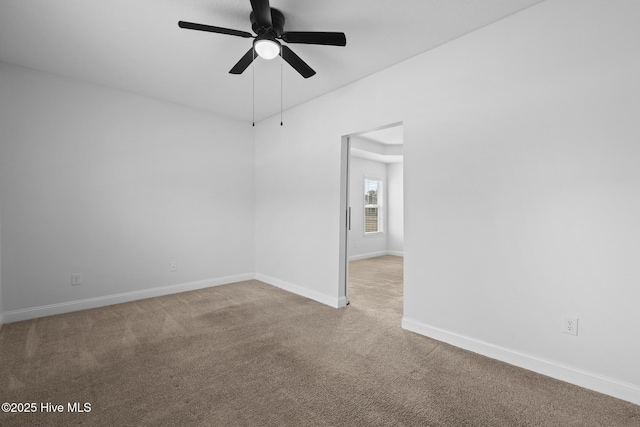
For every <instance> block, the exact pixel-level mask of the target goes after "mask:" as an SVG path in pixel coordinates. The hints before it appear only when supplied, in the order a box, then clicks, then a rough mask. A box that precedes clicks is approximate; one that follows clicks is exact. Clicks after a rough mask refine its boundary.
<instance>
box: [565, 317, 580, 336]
mask: <svg viewBox="0 0 640 427" xmlns="http://www.w3.org/2000/svg"><path fill="white" fill-rule="evenodd" d="M562 332H564V333H565V334H569V335H578V318H577V317H571V316H564V317H563V318H562Z"/></svg>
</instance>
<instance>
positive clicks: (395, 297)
mask: <svg viewBox="0 0 640 427" xmlns="http://www.w3.org/2000/svg"><path fill="white" fill-rule="evenodd" d="M403 142H404V141H403V127H402V123H393V124H390V125H387V126H383V127H380V128H377V129H374V130H368V131H363V132H358V133H355V134H351V135H348V136H345V137H343V140H342V144H343V147H342V148H343V149H342V155H343V162H342V163H343V170H342V181H341V183H342V190H343V191H342V196H341V197H342V199H343V200H342V203H341V206H342V207H344V212H345V221H344V224H343V230H342V231H343V232H342V233H341V251H340V252H341V277H342V278H343V279H342V280H341V295H340V296H341V297H342V296H344V300H345V301H346V302H347V304H353V305H354V306H355V305H357V306H358V307H359V308H362V309H366V310H370V311H373V312H377V313H386V314H391V315H397V316H398V318H399V320H400V319H401V317H402V309H403V302H404V300H403V284H404V280H403V276H404V274H403V273H404V268H403V256H404V189H403V176H404V172H403V169H404V168H403V166H404V163H403Z"/></svg>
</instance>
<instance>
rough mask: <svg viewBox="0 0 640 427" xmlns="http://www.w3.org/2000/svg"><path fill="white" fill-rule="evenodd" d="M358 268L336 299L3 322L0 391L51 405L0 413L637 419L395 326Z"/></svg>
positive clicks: (396, 421) (488, 421) (306, 420)
mask: <svg viewBox="0 0 640 427" xmlns="http://www.w3.org/2000/svg"><path fill="white" fill-rule="evenodd" d="M379 261H381V262H384V259H382V260H379ZM390 261H392V263H396V268H397V266H398V265H399V264H398V259H392V260H390ZM369 262H371V261H369ZM376 268H382V267H381V264H380V265H378V267H376ZM390 268H393V267H390ZM359 269H360V266H358V265H354V266H353V267H352V269H351V270H352V276H353V279H354V283H353V284H352V286H351V292H352V295H351V303H352V304H351V306H349V307H348V308H346V309H341V310H336V309H333V308H330V307H327V306H324V305H322V304H319V303H316V302H314V301H310V300H307V299H305V298H302V297H299V296H296V295H293V294H290V293H287V292H285V291H282V290H279V289H277V288H274V287H271V286H269V285H266V284H264V283H261V282H257V281H249V282H242V283H237V284H233V285H227V286H219V287H215V288H209V289H205V290H201V291H195V292H188V293H182V294H177V295H172V296H167V297H160V298H153V299H148V300H143V301H138V302H132V303H127V304H120V305H114V306H110V307H104V308H99V309H94V310H87V311H82V312H77V313H70V314H66V315H60V316H53V317H49V318H43V319H36V320H31V321H25V322H19V323H12V324H8V325H5V326H4V328H2V331H0V361H1V366H0V387H1V388H0V389H1V393H2V397H1V400H2V401H3V402H35V403H37V404H38V405H40V404H41V403H43V402H45V403H46V402H51V403H52V404H62V405H64V407H65V411H64V412H63V413H42V412H37V413H30V414H24V413H22V414H11V413H9V414H7V413H0V425H2V426H22V425H25V426H27V425H28V426H39V425H43V426H44V425H46V426H69V425H87V426H134V425H144V426H161V425H165V426H190V425H201V426H236V425H237V426H375V425H389V426H402V425H407V426H638V425H640V407H639V406H636V405H633V404H630V403H626V402H623V401H620V400H617V399H613V398H611V397H607V396H604V395H601V394H598V393H594V392H591V391H588V390H584V389H581V388H579V387H575V386H571V385H569V384H566V383H562V382H559V381H555V380H553V379H550V378H547V377H544V376H541V375H537V374H534V373H532V372H528V371H525V370H522V369H519V368H515V367H512V366H509V365H506V364H504V363H500V362H497V361H494V360H491V359H487V358H484V357H481V356H477V355H474V354H472V353H469V352H466V351H463V350H460V349H457V348H454V347H451V346H449V345H445V344H442V343H439V342H437V341H433V340H431V339H428V338H425V337H422V336H419V335H416V334H413V333H411V332H407V331H403V330H402V329H401V328H400V326H399V312H398V311H397V308H398V307H397V305H396V308H395V309H394V308H392V307H393V304H386V303H385V301H392V300H397V295H396V294H397V291H399V292H400V293H401V288H398V289H397V290H396V291H391V290H381V291H382V292H389V294H388V295H387V296H381V295H385V294H384V293H380V294H378V295H377V296H376V295H373V294H372V293H367V291H366V286H362V287H360V288H359V287H358V283H357V281H358V280H360V279H358V278H357V276H358V270H359ZM363 270H364V271H365V273H364V274H366V270H367V268H363ZM400 270H401V269H400ZM385 274H386V273H385ZM394 274H396V275H397V274H398V273H397V272H396V273H389V275H390V276H393V275H394ZM399 274H400V275H401V271H400V273H399ZM382 275H383V273H381V272H378V273H377V274H376V276H377V277H380V278H382ZM389 280H390V282H393V280H394V279H389ZM366 282H367V281H366V280H365V283H366ZM400 301H401V297H400ZM394 304H397V302H396V303H394ZM69 402H81V403H84V402H88V403H90V404H91V412H89V413H68V411H67V404H68V403H69Z"/></svg>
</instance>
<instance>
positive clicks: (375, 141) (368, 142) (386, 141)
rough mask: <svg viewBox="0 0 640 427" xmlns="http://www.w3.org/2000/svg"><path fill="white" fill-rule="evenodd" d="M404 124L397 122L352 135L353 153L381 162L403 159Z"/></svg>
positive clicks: (353, 154)
mask: <svg viewBox="0 0 640 427" xmlns="http://www.w3.org/2000/svg"><path fill="white" fill-rule="evenodd" d="M403 143H404V140H403V126H402V124H396V125H392V126H389V127H385V128H382V129H377V130H373V131H369V132H361V133H358V134H355V135H351V155H352V156H355V157H360V158H361V159H367V160H373V161H376V162H381V163H400V162H402V161H403Z"/></svg>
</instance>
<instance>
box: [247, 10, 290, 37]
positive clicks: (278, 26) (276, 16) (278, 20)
mask: <svg viewBox="0 0 640 427" xmlns="http://www.w3.org/2000/svg"><path fill="white" fill-rule="evenodd" d="M249 19H250V20H251V29H253V32H254V33H256V34H257V35H261V34H263V33H265V32H267V31H271V32H272V33H273V34H274V36H275V37H280V35H281V34H282V33H283V31H284V14H283V13H282V12H280V11H279V10H278V9H275V8H273V7H272V8H271V28H265V27H261V26H260V25H258V23H257V22H256V16H255V14H254V13H253V12H251V14H250V15H249Z"/></svg>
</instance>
